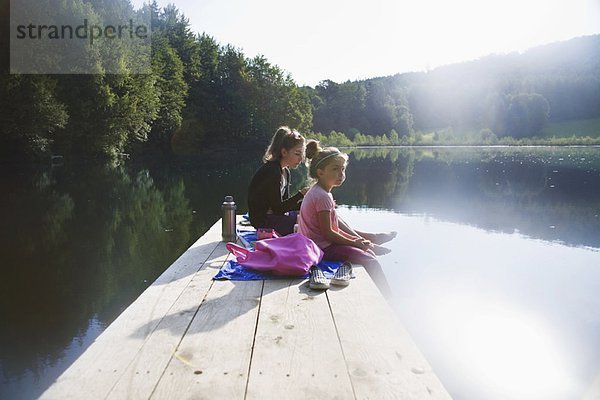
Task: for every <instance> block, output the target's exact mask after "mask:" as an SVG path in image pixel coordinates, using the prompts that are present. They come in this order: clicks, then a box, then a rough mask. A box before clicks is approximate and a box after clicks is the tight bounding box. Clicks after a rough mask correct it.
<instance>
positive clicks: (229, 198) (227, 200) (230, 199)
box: [225, 196, 233, 203]
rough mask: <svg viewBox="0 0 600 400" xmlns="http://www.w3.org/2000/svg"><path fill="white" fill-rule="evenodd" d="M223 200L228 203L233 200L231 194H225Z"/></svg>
mask: <svg viewBox="0 0 600 400" xmlns="http://www.w3.org/2000/svg"><path fill="white" fill-rule="evenodd" d="M225 201H226V202H228V203H231V202H233V196H225Z"/></svg>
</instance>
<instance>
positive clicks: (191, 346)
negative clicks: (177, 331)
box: [152, 281, 263, 400]
mask: <svg viewBox="0 0 600 400" xmlns="http://www.w3.org/2000/svg"><path fill="white" fill-rule="evenodd" d="M262 286H263V282H262V281H249V282H232V281H216V282H214V283H213V285H212V287H211V289H210V291H209V293H208V295H207V296H206V298H205V299H204V301H203V302H202V304H201V306H200V308H199V310H198V312H197V314H196V316H195V317H194V320H193V321H192V323H191V325H190V327H189V329H188V331H187V333H186V335H185V337H184V339H183V341H182V342H181V344H180V346H179V348H178V349H177V351H176V353H175V354H174V356H173V357H172V359H171V361H170V362H169V365H168V366H167V369H166V370H165V372H164V374H163V377H162V378H161V380H160V382H159V384H158V386H157V387H156V390H155V391H154V393H153V394H152V398H155V399H211V400H213V399H228V400H235V399H243V398H244V393H245V390H246V382H247V379H248V368H249V365H250V357H251V352H252V343H253V340H254V332H255V329H256V321H257V315H258V309H259V303H260V296H261V291H262Z"/></svg>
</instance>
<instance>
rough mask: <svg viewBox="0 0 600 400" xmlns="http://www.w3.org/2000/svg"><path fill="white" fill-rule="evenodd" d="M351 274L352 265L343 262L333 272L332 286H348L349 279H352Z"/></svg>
mask: <svg viewBox="0 0 600 400" xmlns="http://www.w3.org/2000/svg"><path fill="white" fill-rule="evenodd" d="M353 276H354V275H353V273H352V264H351V263H349V262H348V261H346V262H344V263H343V264H342V265H340V267H339V268H338V269H337V271H335V274H334V275H333V279H331V284H332V285H338V286H348V285H349V284H350V279H352V278H353Z"/></svg>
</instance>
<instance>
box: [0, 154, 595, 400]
mask: <svg viewBox="0 0 600 400" xmlns="http://www.w3.org/2000/svg"><path fill="white" fill-rule="evenodd" d="M349 153H350V164H349V166H348V169H347V175H348V176H347V180H346V182H345V183H344V185H343V186H342V187H340V188H337V189H335V190H334V197H335V198H336V200H337V201H338V204H339V205H340V214H341V215H342V216H344V217H345V219H346V220H348V222H350V224H351V225H353V226H355V227H357V228H360V229H363V230H373V231H388V230H395V231H397V232H398V237H397V238H396V239H395V240H394V241H392V242H391V243H389V244H388V245H389V247H390V248H391V249H392V250H393V252H392V253H391V254H389V255H387V256H384V257H382V259H381V261H382V264H383V265H384V270H385V272H386V275H387V277H388V280H389V282H390V284H391V286H392V288H393V290H394V297H393V299H392V300H391V303H392V306H393V308H394V309H395V311H396V312H397V314H398V315H399V317H400V320H401V321H402V322H403V324H404V325H405V327H406V328H407V330H408V331H409V332H410V333H411V335H412V336H413V338H414V340H415V342H417V344H418V346H419V348H420V349H421V350H422V352H423V353H424V354H425V356H426V357H427V359H428V360H429V362H430V363H431V364H432V366H433V368H434V370H435V371H436V373H437V374H438V376H439V377H440V379H441V380H442V382H443V383H444V385H445V386H446V388H447V389H448V391H449V392H450V394H451V395H452V396H453V397H454V398H456V399H561V400H562V399H579V398H582V397H583V396H584V395H585V394H586V393H587V394H588V395H592V394H594V393H595V394H596V396H597V395H598V393H599V392H600V341H599V340H598V338H599V337H600V148H519V149H513V148H450V149H443V148H425V149H377V150H371V149H354V150H352V151H349ZM260 157H261V154H260V152H257V153H256V154H244V155H238V156H235V157H223V159H221V160H207V159H196V160H189V159H188V160H173V159H169V160H164V159H163V160H152V161H140V160H131V161H128V162H127V163H126V164H124V165H122V166H117V167H114V166H105V165H101V164H94V163H84V162H69V161H68V160H67V162H66V163H65V165H63V166H58V167H49V166H40V167H35V168H32V167H19V166H12V165H4V166H3V169H2V171H1V172H0V184H1V187H2V191H3V195H2V196H1V199H0V204H1V207H0V215H1V216H2V229H1V230H0V232H1V235H2V236H1V240H0V249H1V252H0V263H1V264H0V265H1V267H0V268H1V273H2V280H1V281H0V282H1V283H0V326H1V327H2V328H1V329H0V379H1V386H0V398H1V399H31V398H36V397H37V396H39V395H40V394H41V393H42V392H43V391H44V390H45V389H46V388H47V387H48V386H49V385H50V384H51V383H52V382H53V380H54V379H56V377H57V376H58V375H60V373H61V372H62V371H64V370H65V369H66V368H67V367H68V366H69V365H70V364H71V363H72V362H73V361H74V360H75V359H76V358H77V357H78V356H79V355H80V354H81V353H82V352H83V351H84V350H85V349H86V348H87V346H89V345H90V343H91V342H93V340H94V339H95V338H96V337H97V336H98V335H99V334H100V333H101V332H102V331H103V330H104V329H105V328H106V326H108V324H110V323H111V322H112V321H113V320H114V319H115V318H116V316H118V315H119V313H120V312H121V311H122V310H124V309H125V308H126V307H127V306H128V305H129V304H130V303H131V302H132V301H133V300H134V299H135V298H136V297H137V296H138V295H139V294H140V293H141V292H142V291H143V290H144V289H145V288H146V287H147V286H148V285H150V284H151V283H152V282H153V281H154V280H155V279H156V278H157V277H158V275H160V273H161V272H162V271H164V270H165V269H166V268H167V267H168V266H169V265H170V264H171V263H172V262H173V261H174V260H175V259H176V258H177V257H178V256H179V255H180V254H181V253H182V252H183V251H185V249H186V248H187V247H189V246H190V245H191V244H192V243H193V242H194V241H195V240H196V239H197V238H198V237H199V236H201V235H202V234H203V233H204V232H205V231H206V230H207V229H208V228H209V227H210V226H211V225H212V224H213V223H214V222H215V221H216V220H217V219H218V218H219V217H220V205H221V202H222V199H223V196H224V195H226V194H232V195H233V196H234V197H235V199H236V202H237V204H238V206H239V211H242V212H245V211H246V210H245V203H246V187H247V183H248V182H249V180H250V177H251V176H252V174H253V172H254V170H255V169H256V168H258V166H259V163H260ZM305 174H306V169H304V168H300V169H299V170H297V171H294V174H293V177H292V179H293V183H294V184H295V186H296V187H297V188H299V187H301V186H303V185H304V183H305V182H303V178H302V176H303V175H305Z"/></svg>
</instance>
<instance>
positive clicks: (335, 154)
mask: <svg viewBox="0 0 600 400" xmlns="http://www.w3.org/2000/svg"><path fill="white" fill-rule="evenodd" d="M341 155H342V153H340V152H339V151H336V152H335V153H331V154H327V155H326V156H325V157H323V158H321V159H320V160H319V161H317V163H316V164H315V168H317V167H318V166H319V164H321V162H323V161H324V160H327V159H328V158H330V157H335V156H341Z"/></svg>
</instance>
